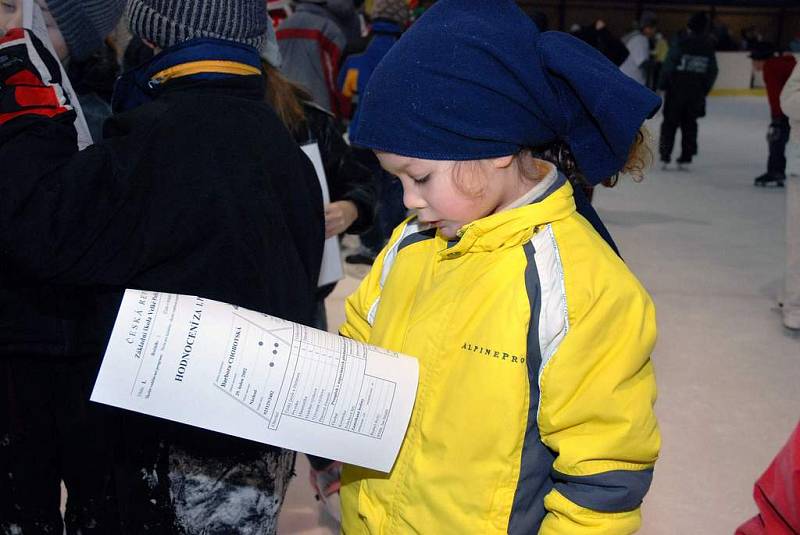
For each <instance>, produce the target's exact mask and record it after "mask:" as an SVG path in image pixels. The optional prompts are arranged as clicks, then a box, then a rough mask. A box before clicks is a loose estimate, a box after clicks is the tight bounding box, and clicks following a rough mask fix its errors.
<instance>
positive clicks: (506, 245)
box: [340, 177, 660, 535]
mask: <svg viewBox="0 0 800 535" xmlns="http://www.w3.org/2000/svg"><path fill="white" fill-rule="evenodd" d="M553 190H554V191H553ZM550 192H552V193H550ZM548 193H549V195H548ZM434 231H435V229H429V228H424V227H420V226H419V224H418V223H417V222H416V221H415V220H413V219H412V220H410V221H408V222H407V223H406V224H404V225H402V226H401V227H399V228H398V229H397V231H396V232H395V235H394V236H393V238H392V240H391V242H390V244H389V245H388V246H387V248H386V249H385V250H384V251H383V252H382V253H381V255H380V256H379V257H378V259H377V261H376V263H375V264H374V266H373V268H372V271H370V273H369V275H368V276H367V278H366V279H365V280H364V281H363V282H362V284H361V286H360V287H359V289H358V290H357V292H356V293H355V294H353V295H352V296H351V297H350V298H348V300H347V303H346V313H347V322H346V324H345V325H344V326H343V327H342V329H341V331H340V332H341V334H342V335H344V336H347V337H349V338H353V339H356V340H360V341H364V342H368V343H370V344H377V345H379V346H382V347H386V348H388V349H391V350H394V351H400V352H403V353H406V354H408V355H412V356H415V357H417V358H418V359H419V361H420V382H419V389H418V392H417V401H416V405H415V408H414V413H413V415H412V419H411V422H410V425H409V428H408V431H407V432H406V437H405V440H404V442H403V446H402V448H401V451H400V454H399V457H398V459H397V461H396V463H395V465H394V467H393V469H392V471H391V473H390V474H388V475H386V474H382V473H377V472H371V471H368V470H364V469H361V468H357V467H353V466H347V467H345V470H344V473H343V476H342V483H343V487H342V491H341V498H342V512H343V524H342V531H343V533H345V534H347V535H353V534H361V533H363V534H366V533H384V534H387V535H388V534H402V533H484V534H490V533H497V534H500V533H511V534H516V533H542V534H561V533H570V534H572V535H581V534H584V533H585V534H589V533H614V534H617V535H620V534H626V533H634V532H635V531H636V530H637V529H638V527H639V524H640V512H639V504H640V502H641V500H642V498H643V496H644V494H645V493H646V491H647V489H648V487H649V484H650V480H651V477H652V468H653V464H654V463H655V460H656V457H657V455H658V450H659V443H660V438H659V433H658V428H657V424H656V419H655V415H654V413H653V402H654V400H655V393H656V386H655V380H654V375H653V366H652V363H651V362H650V352H651V351H652V348H653V344H654V342H655V337H656V325H655V315H654V309H653V304H652V302H651V300H650V297H649V296H648V295H647V292H646V291H645V290H644V289H643V288H642V287H641V285H640V284H639V282H638V281H637V280H636V278H635V277H634V276H633V275H632V274H631V273H630V271H628V269H627V268H626V267H625V265H624V264H623V263H622V261H621V260H620V259H619V257H617V255H616V254H614V252H613V251H612V250H611V249H610V248H609V247H608V246H607V245H606V243H605V242H604V241H603V240H602V239H601V238H600V236H599V235H598V234H597V233H596V232H595V231H594V230H593V229H592V227H591V225H590V224H589V223H588V222H587V221H586V220H585V219H584V218H583V217H581V216H580V215H578V214H577V213H576V212H575V203H574V201H573V199H572V187H571V186H570V185H569V183H567V182H566V181H565V179H563V177H562V178H559V179H558V181H556V182H555V183H554V184H553V186H551V187H550V188H548V191H547V192H546V193H545V197H544V198H540V199H538V201H537V202H534V203H532V204H529V205H527V206H523V207H520V208H515V209H511V210H507V211H504V212H500V213H497V214H493V215H490V216H488V217H485V218H483V219H480V220H478V221H475V222H473V223H471V224H469V225H467V226H465V227H464V228H462V230H461V232H460V235H461V237H460V239H459V240H456V241H453V242H448V241H447V240H446V239H444V238H442V236H441V235H438V234H435V233H434Z"/></svg>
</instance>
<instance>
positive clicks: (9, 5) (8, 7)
mask: <svg viewBox="0 0 800 535" xmlns="http://www.w3.org/2000/svg"><path fill="white" fill-rule="evenodd" d="M0 7H2V8H3V13H9V14H12V13H15V12H16V11H17V3H16V2H14V1H5V2H0Z"/></svg>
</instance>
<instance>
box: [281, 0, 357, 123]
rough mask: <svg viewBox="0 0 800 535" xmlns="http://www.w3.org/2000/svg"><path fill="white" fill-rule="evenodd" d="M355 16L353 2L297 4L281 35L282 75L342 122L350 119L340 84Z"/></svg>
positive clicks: (300, 0)
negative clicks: (340, 90)
mask: <svg viewBox="0 0 800 535" xmlns="http://www.w3.org/2000/svg"><path fill="white" fill-rule="evenodd" d="M351 15H352V16H355V5H354V4H353V0H297V5H296V8H295V10H294V12H293V13H292V14H291V15H289V17H288V18H286V19H285V20H284V21H283V22H281V24H280V26H278V31H277V36H278V45H279V46H280V52H281V57H282V58H283V63H282V65H281V72H282V73H283V74H284V75H285V76H286V77H287V78H289V79H290V80H292V81H293V82H297V83H298V84H300V85H301V86H302V87H304V88H306V89H307V90H308V91H309V92H310V93H311V95H312V96H313V97H314V102H316V103H317V104H319V105H320V106H322V107H323V108H325V109H326V110H328V111H330V112H331V113H333V114H334V115H335V116H336V117H337V118H338V119H344V118H346V117H348V116H349V115H350V109H349V104H348V103H347V101H346V99H344V98H343V97H342V95H341V93H340V92H339V90H338V89H337V87H336V80H337V78H338V76H339V68H340V65H341V61H342V55H343V54H344V51H345V48H346V47H347V43H348V35H351V38H352V36H353V33H354V30H353V22H352V20H351V18H352V17H351Z"/></svg>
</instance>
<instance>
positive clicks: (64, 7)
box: [47, 0, 125, 61]
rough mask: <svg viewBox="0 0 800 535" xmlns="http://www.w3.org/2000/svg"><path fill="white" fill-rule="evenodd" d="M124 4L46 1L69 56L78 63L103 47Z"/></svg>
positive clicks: (115, 1) (121, 1)
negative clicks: (104, 40)
mask: <svg viewBox="0 0 800 535" xmlns="http://www.w3.org/2000/svg"><path fill="white" fill-rule="evenodd" d="M124 5H125V0H47V7H48V9H49V10H50V12H51V13H52V14H53V18H54V19H56V23H57V24H58V29H59V30H61V34H62V35H63V36H64V41H66V43H67V48H68V49H69V56H70V58H71V59H73V60H75V61H82V60H84V59H86V58H88V57H89V56H91V55H92V54H93V53H94V52H95V51H96V50H97V49H98V48H100V46H101V45H102V44H103V39H105V38H106V36H108V34H110V33H111V30H113V29H114V27H115V26H116V25H117V22H118V21H119V18H120V16H121V15H122V9H123V7H124Z"/></svg>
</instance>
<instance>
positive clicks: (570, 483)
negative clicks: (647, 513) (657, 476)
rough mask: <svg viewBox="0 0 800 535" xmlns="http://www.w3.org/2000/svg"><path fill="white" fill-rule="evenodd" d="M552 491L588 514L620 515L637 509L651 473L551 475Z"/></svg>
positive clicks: (621, 471)
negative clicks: (553, 481)
mask: <svg viewBox="0 0 800 535" xmlns="http://www.w3.org/2000/svg"><path fill="white" fill-rule="evenodd" d="M552 477H553V479H554V480H555V482H556V484H555V488H556V490H558V492H560V493H561V494H563V495H564V496H565V497H566V498H567V499H568V500H569V501H571V502H572V503H574V504H577V505H580V506H581V507H584V508H586V509H591V510H592V511H598V512H601V513H621V512H624V511H633V510H634V509H637V508H638V507H639V506H640V505H641V504H642V500H643V499H644V496H645V494H647V491H648V490H649V489H650V483H651V482H652V481H653V469H652V468H650V469H648V470H639V471H637V470H613V471H611V472H603V473H600V474H594V475H591V476H569V475H567V474H562V473H561V472H557V471H555V470H554V471H553V474H552Z"/></svg>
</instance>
